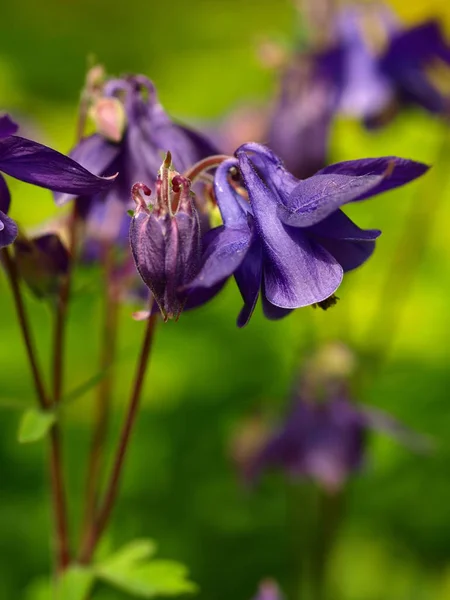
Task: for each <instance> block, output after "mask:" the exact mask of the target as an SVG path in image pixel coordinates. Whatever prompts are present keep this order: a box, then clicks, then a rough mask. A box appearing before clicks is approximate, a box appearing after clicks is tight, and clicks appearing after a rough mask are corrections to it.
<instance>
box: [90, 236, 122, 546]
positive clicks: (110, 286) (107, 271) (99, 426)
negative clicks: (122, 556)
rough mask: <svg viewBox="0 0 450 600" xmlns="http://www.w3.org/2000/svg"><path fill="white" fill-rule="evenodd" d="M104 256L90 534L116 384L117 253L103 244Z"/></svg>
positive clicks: (91, 462)
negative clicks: (115, 279)
mask: <svg viewBox="0 0 450 600" xmlns="http://www.w3.org/2000/svg"><path fill="white" fill-rule="evenodd" d="M102 259H103V268H104V288H105V298H104V310H105V319H104V324H103V335H102V349H101V356H100V371H101V372H103V371H107V373H106V375H105V376H104V377H103V379H102V380H101V382H100V384H99V387H98V396H97V406H96V416H95V424H94V434H93V437H92V445H91V452H90V457H89V467H88V475H87V486H86V506H85V514H84V525H83V531H84V532H85V533H84V534H83V536H82V537H84V536H85V535H87V532H88V531H89V530H90V528H91V527H92V525H93V523H94V520H95V511H96V508H97V502H98V495H99V481H100V474H101V470H102V465H103V462H104V446H105V442H106V437H107V432H108V421H109V405H110V401H111V391H112V386H113V372H112V368H111V367H112V364H113V362H114V357H115V353H116V342H117V317H118V304H117V297H116V296H117V290H116V289H115V286H114V282H113V280H112V279H113V267H114V260H113V259H114V257H113V252H112V248H111V247H107V248H104V251H103V257H102Z"/></svg>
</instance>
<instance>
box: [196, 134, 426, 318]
mask: <svg viewBox="0 0 450 600" xmlns="http://www.w3.org/2000/svg"><path fill="white" fill-rule="evenodd" d="M236 156H237V160H236V159H230V160H227V161H225V162H224V163H222V165H221V166H220V167H219V168H218V169H217V172H216V176H215V194H216V198H217V202H218V205H219V208H220V211H221V214H222V218H223V225H222V226H220V227H218V228H216V229H214V230H212V231H210V232H209V234H208V236H207V238H206V239H205V241H206V248H205V251H204V253H203V258H202V267H201V270H200V272H199V274H198V275H197V277H196V278H195V280H194V281H193V282H192V283H191V285H190V289H196V288H197V289H198V288H211V287H212V286H214V285H217V284H218V283H219V282H222V281H224V280H225V279H226V278H227V277H229V276H230V275H234V276H235V279H236V282H237V284H238V287H239V289H240V291H241V295H242V298H243V300H244V307H243V309H242V311H241V313H240V315H239V317H238V326H240V327H241V326H243V325H245V324H246V323H247V322H248V321H249V319H250V317H251V315H252V312H253V310H254V307H255V305H256V302H257V299H258V296H259V294H260V293H261V295H262V302H263V310H264V313H265V315H266V316H267V317H268V318H270V319H278V318H282V317H284V316H286V315H287V314H288V313H289V312H291V311H292V310H293V309H294V308H300V307H303V306H308V305H311V304H316V303H321V302H323V301H327V300H328V299H329V298H330V297H332V295H333V294H334V292H335V291H336V289H337V288H338V287H339V285H340V283H341V281H342V277H343V273H344V272H346V271H349V270H351V269H354V268H356V267H358V266H360V265H361V264H363V263H364V262H365V261H366V260H367V259H368V258H369V256H370V255H371V254H372V252H373V250H374V248H375V240H376V238H377V237H378V236H379V235H380V231H378V230H362V229H360V228H359V227H357V226H356V225H355V224H354V223H353V222H352V221H351V220H350V219H349V218H348V217H347V216H345V214H344V213H343V212H342V211H341V210H340V207H341V206H342V205H343V204H346V203H348V202H355V201H359V200H364V199H366V198H369V197H371V196H374V195H376V194H379V193H381V192H384V191H387V190H390V189H393V188H396V187H398V186H401V185H403V184H405V183H407V182H409V181H412V180H413V179H416V178H417V177H419V176H420V175H422V174H423V173H425V172H426V171H427V169H428V167H427V166H426V165H423V164H421V163H417V162H414V161H410V160H405V159H402V158H396V157H384V158H374V159H371V158H367V159H360V160H353V161H346V162H342V163H337V164H335V165H330V166H329V167H326V168H324V169H322V170H321V171H319V172H318V173H316V175H314V176H313V177H310V178H309V179H305V180H303V181H299V180H298V179H296V178H295V177H294V176H293V175H292V174H291V173H289V172H288V171H287V170H286V169H285V168H284V166H283V164H282V162H281V160H280V159H279V158H278V157H277V156H276V155H275V154H274V153H273V152H271V151H270V150H269V149H268V148H266V147H264V146H261V145H259V144H254V143H249V144H244V145H243V146H241V147H240V148H239V149H238V150H237V152H236ZM230 169H231V170H233V169H234V170H235V171H236V172H237V169H239V170H240V173H241V176H242V180H243V185H244V187H245V190H246V192H247V194H248V199H249V203H247V202H246V201H245V199H244V197H243V196H242V195H241V194H240V193H239V192H238V190H237V189H236V186H235V185H233V183H232V182H231V181H230V177H229V175H230Z"/></svg>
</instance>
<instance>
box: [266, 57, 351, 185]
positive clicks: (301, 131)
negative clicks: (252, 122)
mask: <svg viewBox="0 0 450 600" xmlns="http://www.w3.org/2000/svg"><path fill="white" fill-rule="evenodd" d="M340 64H341V52H340V50H338V49H337V50H331V51H328V52H325V53H303V54H298V55H296V56H295V57H294V60H293V61H292V64H290V65H289V67H288V68H287V69H286V71H285V73H284V75H283V78H282V81H281V89H280V94H279V98H278V100H277V103H276V105H275V109H274V111H273V114H272V116H271V119H270V126H269V131H268V136H267V145H268V146H269V148H270V149H271V150H273V151H274V152H275V154H277V155H278V156H279V157H280V158H281V159H282V160H283V162H284V164H285V166H286V168H287V169H288V171H290V172H291V173H292V174H293V175H295V177H298V178H299V179H305V178H306V177H310V176H311V175H314V173H316V172H317V171H318V170H319V169H321V168H322V167H324V166H325V165H326V164H327V162H328V161H327V156H328V145H329V136H330V127H331V122H332V119H333V116H334V114H335V112H336V108H337V101H338V89H339V87H340V84H341V81H340Z"/></svg>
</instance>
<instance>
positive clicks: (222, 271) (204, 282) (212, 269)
mask: <svg viewBox="0 0 450 600" xmlns="http://www.w3.org/2000/svg"><path fill="white" fill-rule="evenodd" d="M208 237H210V241H209V243H208V246H207V248H206V250H205V253H204V256H203V259H202V268H201V269H200V272H199V273H198V275H197V277H196V278H195V279H194V280H193V281H192V282H191V283H190V284H189V288H190V289H191V290H193V289H194V288H197V287H205V288H209V287H211V286H213V285H216V284H217V283H219V282H220V281H222V280H224V279H226V278H227V277H229V276H230V275H232V274H233V273H234V272H235V271H236V269H237V268H238V267H239V265H240V264H241V263H242V261H243V260H244V258H245V257H246V254H247V251H248V248H249V246H250V240H251V232H250V229H249V228H248V227H246V228H242V229H232V228H226V227H223V226H222V227H218V228H217V229H214V230H212V231H211V232H210V235H209V236H208Z"/></svg>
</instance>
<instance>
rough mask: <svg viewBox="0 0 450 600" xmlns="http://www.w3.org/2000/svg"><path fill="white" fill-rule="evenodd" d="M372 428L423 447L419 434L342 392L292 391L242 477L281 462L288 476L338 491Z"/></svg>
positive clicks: (353, 468)
mask: <svg viewBox="0 0 450 600" xmlns="http://www.w3.org/2000/svg"><path fill="white" fill-rule="evenodd" d="M371 430H379V431H384V432H387V433H390V434H391V435H393V436H394V438H396V439H398V440H399V441H402V442H404V443H406V444H407V445H408V446H410V447H412V448H413V449H416V450H419V451H423V450H425V449H428V442H427V441H426V440H425V439H424V438H422V437H421V436H419V435H417V434H415V433H413V432H411V431H409V430H408V429H407V428H406V427H404V426H403V425H401V424H400V423H398V421H396V420H395V419H393V418H392V417H390V416H388V415H386V414H384V413H382V412H380V411H376V410H374V409H370V408H365V407H362V406H358V405H355V404H353V403H352V402H351V400H350V399H349V397H348V395H347V394H346V393H341V394H340V395H336V396H334V397H331V398H327V399H325V400H324V401H319V402H317V401H314V400H311V399H309V398H308V399H307V400H306V399H303V398H301V397H299V396H297V397H296V398H295V399H294V402H293V405H292V407H291V410H290V412H289V414H288V417H287V418H286V421H285V422H284V424H283V425H282V426H281V427H280V429H279V430H278V431H277V432H276V433H274V435H273V436H272V437H270V438H269V439H268V440H267V442H266V443H265V445H264V446H263V447H262V449H261V450H260V451H259V453H257V454H256V455H255V456H254V458H253V461H252V462H251V463H250V465H247V467H248V470H247V477H248V479H249V480H250V481H252V480H255V479H256V478H257V477H258V476H259V475H260V474H261V472H262V471H263V470H265V469H266V468H268V467H280V468H282V469H283V470H284V471H285V472H286V473H287V474H288V475H289V477H292V478H294V479H296V478H309V479H312V480H314V481H316V482H317V483H319V484H320V485H321V486H322V487H323V488H325V489H326V490H328V491H331V492H333V491H337V490H339V489H341V488H342V486H343V485H344V484H345V482H346V480H347V479H348V477H349V475H351V474H352V473H353V472H355V471H357V470H358V469H359V468H360V467H361V465H362V464H363V462H364V458H365V453H366V441H367V434H368V432H369V431H371Z"/></svg>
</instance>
